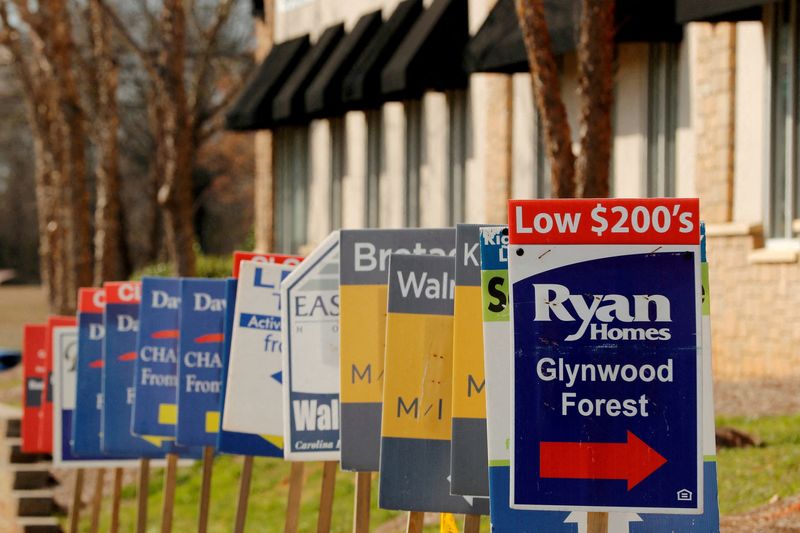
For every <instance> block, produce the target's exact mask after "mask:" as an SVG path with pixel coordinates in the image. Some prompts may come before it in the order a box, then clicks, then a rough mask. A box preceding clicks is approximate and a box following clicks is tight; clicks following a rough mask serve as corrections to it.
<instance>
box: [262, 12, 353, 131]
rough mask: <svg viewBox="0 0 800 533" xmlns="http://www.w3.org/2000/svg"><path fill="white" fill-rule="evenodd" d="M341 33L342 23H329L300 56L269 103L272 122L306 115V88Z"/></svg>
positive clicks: (287, 120) (280, 121) (293, 119)
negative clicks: (301, 56) (299, 59)
mask: <svg viewBox="0 0 800 533" xmlns="http://www.w3.org/2000/svg"><path fill="white" fill-rule="evenodd" d="M343 36H344V24H337V25H335V26H331V27H330V28H328V29H326V30H325V31H324V32H323V33H322V35H321V36H320V37H319V39H317V42H316V43H314V44H313V45H312V46H311V49H310V50H309V51H308V52H307V53H306V55H304V56H303V59H302V60H301V61H300V63H299V64H298V65H297V67H296V68H295V69H294V71H293V72H292V74H291V75H290V76H289V79H287V80H286V83H284V84H283V88H282V89H281V90H280V92H279V93H278V95H277V96H276V97H275V100H274V102H273V104H272V116H273V118H274V119H275V121H276V122H278V123H281V124H284V123H291V122H300V121H303V120H305V119H306V118H307V116H306V109H305V94H306V89H308V85H309V84H310V83H311V81H312V80H313V79H314V76H316V74H317V73H318V72H319V70H320V68H322V65H324V64H325V61H327V59H328V56H330V55H331V52H333V49H334V48H336V45H337V44H338V43H339V41H340V40H341V39H342V37H343Z"/></svg>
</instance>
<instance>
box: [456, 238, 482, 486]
mask: <svg viewBox="0 0 800 533" xmlns="http://www.w3.org/2000/svg"><path fill="white" fill-rule="evenodd" d="M480 258H481V255H480V226H479V225H476V224H459V225H458V226H457V227H456V275H455V282H456V289H455V302H454V315H453V439H452V445H451V458H450V471H451V473H452V479H451V481H450V490H451V492H452V493H453V494H463V495H467V496H489V471H488V468H487V464H486V457H487V453H488V452H487V449H486V381H485V379H484V368H483V335H482V324H483V316H482V314H481V307H482V306H481V266H480Z"/></svg>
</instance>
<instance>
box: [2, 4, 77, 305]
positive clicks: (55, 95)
mask: <svg viewBox="0 0 800 533" xmlns="http://www.w3.org/2000/svg"><path fill="white" fill-rule="evenodd" d="M10 9H13V12H14V15H15V16H14V17H12V16H10V11H9V10H10ZM12 20H13V21H14V22H12ZM17 21H19V22H17ZM0 23H1V24H0V42H1V43H2V44H3V45H4V46H5V47H6V48H7V49H8V50H9V51H10V53H11V55H12V57H13V60H14V64H15V68H16V70H17V73H18V75H19V78H20V80H21V82H22V84H23V87H24V88H25V95H26V104H27V109H28V115H29V123H30V124H31V125H32V130H33V134H34V146H35V152H36V197H37V209H38V211H39V223H38V224H39V231H40V236H41V238H40V262H41V271H42V278H43V281H44V283H45V286H46V288H47V290H48V295H49V299H50V304H51V307H52V308H53V309H54V310H55V311H57V312H64V313H66V312H71V311H73V310H74V309H75V305H76V297H77V289H78V287H81V286H88V285H90V284H91V281H92V280H91V273H92V272H91V255H90V232H91V228H90V221H89V209H88V207H89V198H88V191H87V175H86V174H87V170H86V145H85V133H86V119H85V114H84V110H83V106H82V103H81V99H80V94H79V91H78V85H77V81H76V78H75V73H74V70H73V62H74V61H75V49H74V41H73V39H72V28H71V18H70V14H69V10H68V9H67V4H66V0H52V1H51V2H48V3H47V5H46V8H45V7H42V6H40V5H39V4H38V3H32V5H29V3H28V2H27V0H2V2H0ZM17 23H18V24H21V25H24V27H25V35H26V38H23V37H22V32H21V31H20V29H19V28H18V27H17V26H16V25H15V24H17Z"/></svg>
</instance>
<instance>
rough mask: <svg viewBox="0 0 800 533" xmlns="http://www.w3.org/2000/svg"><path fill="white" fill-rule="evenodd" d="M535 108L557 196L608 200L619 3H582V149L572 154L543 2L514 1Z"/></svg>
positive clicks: (599, 0) (590, 0)
mask: <svg viewBox="0 0 800 533" xmlns="http://www.w3.org/2000/svg"><path fill="white" fill-rule="evenodd" d="M515 1H516V7H517V15H518V18H519V23H520V28H521V29H522V34H523V38H524V41H525V48H526V50H527V53H528V62H529V63H530V68H531V78H532V82H533V94H534V98H535V101H536V108H537V110H538V112H539V116H540V117H541V121H542V125H543V127H544V131H545V142H546V145H547V155H548V159H549V160H550V167H551V172H552V176H551V180H552V190H553V196H556V197H559V198H567V197H572V196H576V195H578V196H583V197H589V196H594V197H603V196H607V195H608V182H609V165H610V158H611V110H612V104H613V84H614V76H613V74H614V73H613V54H614V43H613V35H614V10H615V0H582V2H581V4H582V6H581V7H582V10H581V21H580V39H579V42H578V77H579V91H580V97H581V118H580V148H579V151H578V154H577V157H576V155H575V153H574V152H573V150H572V134H571V130H570V126H569V121H568V119H567V112H566V108H565V106H564V100H563V98H562V95H561V86H560V83H559V79H558V68H557V64H556V59H555V54H554V53H553V47H552V43H551V41H550V33H549V31H548V28H547V20H546V19H545V7H544V0H515Z"/></svg>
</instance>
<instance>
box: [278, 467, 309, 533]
mask: <svg viewBox="0 0 800 533" xmlns="http://www.w3.org/2000/svg"><path fill="white" fill-rule="evenodd" d="M304 465H305V463H298V462H294V463H292V469H291V471H290V472H289V499H288V501H287V503H286V525H285V526H284V528H283V531H284V533H297V524H298V522H299V521H300V494H301V493H302V491H303V468H304Z"/></svg>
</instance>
